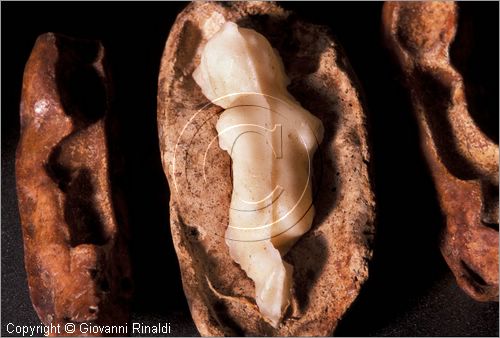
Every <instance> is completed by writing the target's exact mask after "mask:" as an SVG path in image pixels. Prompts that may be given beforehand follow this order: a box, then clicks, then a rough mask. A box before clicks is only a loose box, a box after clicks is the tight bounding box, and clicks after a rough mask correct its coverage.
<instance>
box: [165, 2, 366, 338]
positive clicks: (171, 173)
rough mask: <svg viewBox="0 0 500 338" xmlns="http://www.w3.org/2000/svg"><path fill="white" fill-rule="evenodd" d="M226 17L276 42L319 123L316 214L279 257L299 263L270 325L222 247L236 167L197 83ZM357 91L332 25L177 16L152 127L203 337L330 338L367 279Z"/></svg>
mask: <svg viewBox="0 0 500 338" xmlns="http://www.w3.org/2000/svg"><path fill="white" fill-rule="evenodd" d="M225 20H231V21H234V22H236V23H237V24H238V25H240V26H243V27H247V28H252V29H255V30H257V31H258V32H260V33H261V34H263V35H264V36H265V37H266V38H267V39H268V40H269V41H270V42H271V45H272V46H273V47H274V48H276V49H277V50H278V51H279V53H280V55H281V56H282V58H283V60H284V64H285V68H286V72H287V74H288V76H289V77H290V79H291V84H290V86H289V90H290V91H291V93H292V94H293V95H294V96H295V97H296V98H297V100H298V101H299V102H300V103H301V104H302V105H303V106H304V107H305V108H306V109H308V110H309V111H310V112H311V113H313V114H315V115H316V116H317V117H319V118H320V119H321V121H322V122H323V124H324V127H325V139H324V141H323V143H322V144H321V146H320V148H319V150H318V152H317V154H316V156H315V158H314V175H313V180H314V187H315V188H314V190H315V202H314V203H315V207H316V216H315V220H314V222H313V226H312V229H311V230H310V231H309V232H308V233H307V234H305V235H304V236H303V237H302V238H301V239H300V240H299V242H298V243H297V244H296V245H295V246H294V247H293V248H292V249H291V251H290V252H289V253H288V254H287V255H286V256H285V257H284V259H285V261H287V262H289V263H290V264H292V265H293V266H294V275H293V283H294V286H293V299H292V305H291V307H289V309H288V312H287V313H286V314H285V317H284V321H283V322H282V323H281V325H280V326H279V327H278V328H277V329H274V328H272V327H271V326H270V325H269V324H267V322H265V321H264V320H263V318H262V317H261V315H260V313H259V310H258V308H257V306H256V304H255V301H254V285H253V282H252V281H251V280H250V279H249V278H247V277H246V275H245V273H244V271H243V270H241V268H240V267H239V266H238V265H237V264H236V263H234V262H233V261H232V259H231V258H230V256H229V253H228V249H227V246H226V244H225V242H224V238H223V235H224V232H225V229H226V227H227V224H228V214H229V202H230V198H231V189H232V182H231V162H230V158H229V156H228V155H227V153H226V152H224V151H222V150H221V149H220V148H219V147H218V146H217V144H218V143H217V142H216V141H215V142H214V143H212V146H209V144H210V142H211V141H212V140H214V138H215V140H217V138H216V136H217V133H216V130H215V123H216V121H217V118H218V115H219V114H220V113H221V108H220V107H217V106H214V105H211V104H209V102H208V101H207V99H206V98H205V97H204V96H203V94H202V92H201V90H200V88H199V87H198V86H197V85H196V83H195V82H194V80H193V78H192V72H193V71H194V69H195V68H196V66H197V65H198V63H199V60H200V53H201V50H202V48H203V46H204V44H205V43H206V41H207V39H209V38H210V36H211V35H212V34H214V33H215V32H216V31H217V30H218V29H219V28H220V27H221V25H222V24H223V22H224V21H225ZM357 88H358V87H357V86H356V84H355V83H354V81H353V74H352V73H351V71H350V67H349V65H348V63H347V61H346V59H345V57H344V56H343V54H342V52H341V51H340V49H339V46H338V45H337V44H336V43H335V42H334V41H333V40H332V38H331V36H330V34H329V32H328V31H327V29H326V28H324V27H321V26H315V25H311V24H306V23H303V22H301V21H299V20H297V19H296V18H295V17H294V16H293V15H291V13H288V12H286V11H284V10H283V9H281V8H280V7H279V6H277V5H275V4H272V3H258V2H244V3H230V4H219V3H204V2H195V3H191V4H189V5H188V6H187V7H186V8H185V10H184V11H183V12H181V13H180V14H179V16H178V17H177V20H176V22H175V24H174V25H173V27H172V30H171V32H170V36H169V38H168V41H167V44H166V47H165V51H164V54H163V58H162V63H161V71H160V77H159V90H158V128H159V139H160V147H161V153H162V162H163V168H164V170H165V173H166V176H167V178H168V182H169V186H170V191H171V200H170V218H171V220H170V225H171V231H172V236H173V240H174V244H175V248H176V252H177V255H178V258H179V262H180V267H181V272H182V281H183V285H184V291H185V294H186V296H187V299H188V302H189V306H190V309H191V314H192V317H193V319H194V322H195V323H196V326H197V328H198V330H199V332H200V333H201V334H202V335H286V336H287V335H299V336H300V335H320V336H321V335H330V334H331V333H332V332H333V330H334V328H335V327H336V325H337V323H338V321H339V320H340V318H341V317H342V315H343V314H344V313H345V311H346V310H347V308H348V307H349V306H350V304H351V303H352V302H353V301H354V299H355V298H356V296H357V295H358V293H359V290H360V287H361V285H362V283H363V282H364V281H365V280H366V278H367V277H368V260H369V259H370V257H371V255H372V252H371V249H370V243H371V240H372V237H373V233H374V209H375V203H374V196H373V193H372V190H371V180H370V176H369V170H368V166H369V164H370V151H369V148H368V145H367V139H366V129H365V124H366V121H365V111H364V109H363V106H362V104H361V101H360V93H359V91H358V89H357ZM207 104H208V106H206V105H207ZM207 149H208V150H207ZM204 170H205V171H204Z"/></svg>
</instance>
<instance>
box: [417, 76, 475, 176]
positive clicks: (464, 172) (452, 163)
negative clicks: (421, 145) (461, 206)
mask: <svg viewBox="0 0 500 338" xmlns="http://www.w3.org/2000/svg"><path fill="white" fill-rule="evenodd" d="M414 76H415V78H416V80H417V81H415V83H421V84H422V85H421V87H420V88H419V91H420V92H421V93H422V100H423V101H424V105H425V106H426V107H428V109H426V110H425V113H426V119H427V121H428V123H429V127H430V128H431V130H432V135H433V139H434V142H436V145H437V151H438V153H439V155H440V157H441V158H442V159H443V162H444V164H445V165H446V167H447V168H448V170H449V171H450V172H451V173H452V174H453V176H455V177H458V178H460V179H463V180H468V179H474V178H476V177H477V173H476V171H475V169H474V168H473V167H472V166H470V165H469V163H468V162H467V160H466V159H464V158H463V156H462V155H461V154H460V151H459V150H458V149H457V147H456V144H455V142H454V140H455V137H454V135H453V131H452V127H451V124H450V121H449V120H448V118H447V116H446V114H445V112H446V109H448V105H449V102H450V101H451V97H450V95H451V88H450V85H449V83H450V82H451V79H450V78H448V75H447V74H446V73H440V74H433V75H431V74H429V73H428V72H427V71H426V70H421V69H418V70H415V75H414Z"/></svg>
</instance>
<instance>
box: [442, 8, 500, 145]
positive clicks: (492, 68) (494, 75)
mask: <svg viewBox="0 0 500 338" xmlns="http://www.w3.org/2000/svg"><path fill="white" fill-rule="evenodd" d="M457 4H458V8H459V16H458V29H457V34H456V36H455V40H454V41H453V43H452V44H451V47H450V58H451V62H452V64H453V66H454V67H456V69H457V71H458V72H459V73H460V74H461V75H462V77H463V80H464V83H465V94H466V98H467V106H468V109H469V114H470V115H471V117H472V118H473V119H474V121H475V122H476V123H477V125H478V126H479V128H480V129H481V130H482V131H483V132H484V133H485V134H486V135H487V136H488V137H489V138H490V139H491V140H492V141H493V142H495V143H496V144H498V125H499V121H498V117H499V106H498V92H499V87H498V71H499V68H498V57H499V56H498V52H499V51H498V46H496V45H495V43H496V42H497V41H498V38H499V36H498V34H499V33H498V29H492V26H494V25H495V23H497V22H498V3H496V4H488V5H485V4H483V5H479V6H478V5H477V4H473V3H468V2H457Z"/></svg>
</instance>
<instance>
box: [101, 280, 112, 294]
mask: <svg viewBox="0 0 500 338" xmlns="http://www.w3.org/2000/svg"><path fill="white" fill-rule="evenodd" d="M99 289H101V291H102V292H109V291H110V288H109V282H108V280H107V279H106V278H104V279H103V280H101V282H100V283H99Z"/></svg>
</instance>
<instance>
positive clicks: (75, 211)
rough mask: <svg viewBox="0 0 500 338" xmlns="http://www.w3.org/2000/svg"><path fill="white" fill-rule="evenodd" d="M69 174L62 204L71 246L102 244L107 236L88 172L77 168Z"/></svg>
mask: <svg viewBox="0 0 500 338" xmlns="http://www.w3.org/2000/svg"><path fill="white" fill-rule="evenodd" d="M71 176H72V179H71V182H70V183H69V184H68V186H67V191H66V202H65V205H64V219H65V221H66V223H67V224H68V226H69V232H70V243H71V246H72V247H75V246H78V245H80V244H94V245H103V244H105V243H106V242H107V236H106V233H105V231H104V229H105V227H104V224H103V222H102V219H101V215H100V214H99V212H98V210H97V209H96V207H95V204H96V201H95V200H94V186H93V182H92V180H91V176H90V172H89V170H87V169H79V170H78V171H76V172H73V173H72V175H71Z"/></svg>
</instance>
